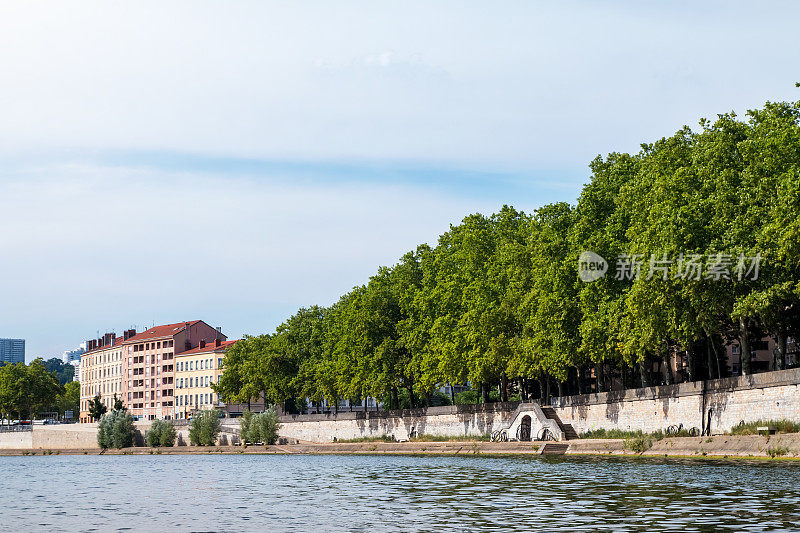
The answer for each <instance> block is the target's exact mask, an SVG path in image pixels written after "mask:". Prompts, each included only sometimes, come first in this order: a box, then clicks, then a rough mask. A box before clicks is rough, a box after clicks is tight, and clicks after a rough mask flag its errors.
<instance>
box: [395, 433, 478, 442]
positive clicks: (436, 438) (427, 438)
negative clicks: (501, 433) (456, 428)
mask: <svg viewBox="0 0 800 533" xmlns="http://www.w3.org/2000/svg"><path fill="white" fill-rule="evenodd" d="M409 440H410V441H411V442H465V441H466V442H473V441H478V442H489V441H490V440H491V436H490V435H458V436H455V437H443V436H440V435H428V434H427V433H423V434H422V435H417V436H416V437H412V438H411V439H409Z"/></svg>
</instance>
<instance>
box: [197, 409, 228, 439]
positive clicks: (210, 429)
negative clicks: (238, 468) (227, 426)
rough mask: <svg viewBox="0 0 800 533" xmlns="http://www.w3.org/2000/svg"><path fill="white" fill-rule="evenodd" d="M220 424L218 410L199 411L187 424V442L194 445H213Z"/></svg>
mask: <svg viewBox="0 0 800 533" xmlns="http://www.w3.org/2000/svg"><path fill="white" fill-rule="evenodd" d="M221 426H222V424H221V423H220V421H219V412H218V411H216V410H214V409H212V410H206V411H201V412H200V413H199V414H196V415H195V416H194V418H192V422H191V423H190V424H189V442H191V443H192V444H194V445H195V446H214V445H215V444H216V443H217V436H219V431H220V429H221Z"/></svg>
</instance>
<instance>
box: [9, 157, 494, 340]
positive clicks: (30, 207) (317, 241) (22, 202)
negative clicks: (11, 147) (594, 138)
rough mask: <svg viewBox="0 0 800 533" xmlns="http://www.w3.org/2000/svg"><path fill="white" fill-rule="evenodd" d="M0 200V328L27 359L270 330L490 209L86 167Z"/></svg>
mask: <svg viewBox="0 0 800 533" xmlns="http://www.w3.org/2000/svg"><path fill="white" fill-rule="evenodd" d="M0 197H2V198H3V199H4V202H5V203H6V205H7V207H6V208H5V209H4V211H3V214H2V227H3V231H2V232H0V249H3V250H14V253H13V254H8V256H7V257H6V258H5V260H4V261H3V262H0V279H3V280H6V281H7V283H6V284H5V286H4V299H5V300H6V301H8V302H16V305H9V306H3V308H0V323H2V324H4V327H5V328H7V329H8V330H9V331H7V332H5V333H8V334H11V333H12V331H13V332H19V331H21V333H16V335H20V336H24V335H27V336H28V337H29V338H31V337H33V338H34V339H35V340H34V342H29V345H30V350H31V351H32V353H36V352H33V350H36V349H37V348H38V349H41V348H42V347H43V346H51V344H50V343H57V342H59V339H60V342H66V339H69V338H70V337H71V338H72V341H73V343H77V342H78V341H80V340H82V339H81V338H80V335H83V336H91V335H94V331H95V330H96V329H97V328H101V329H103V328H117V330H119V329H121V328H123V327H127V326H129V325H131V324H134V323H136V324H139V325H141V324H143V323H145V322H146V323H148V324H149V323H150V321H151V320H154V321H156V322H159V321H165V322H171V321H175V320H184V319H187V318H189V317H195V318H207V319H208V320H215V321H216V322H219V323H220V325H223V326H224V327H225V330H226V332H228V333H230V334H237V335H241V334H242V333H244V332H251V333H253V332H264V331H268V330H269V329H271V328H272V327H274V326H275V325H277V323H278V322H280V321H281V320H282V319H283V318H285V315H286V314H287V313H288V312H291V311H292V310H293V309H295V308H296V307H297V306H299V305H311V304H315V303H320V304H329V303H331V302H332V301H334V300H335V299H336V298H337V297H338V296H339V295H340V294H342V293H344V292H346V291H347V290H349V289H350V288H351V287H352V286H354V285H357V284H361V283H364V282H365V281H366V280H367V278H368V277H369V276H370V275H371V274H373V273H374V272H375V271H376V269H377V267H378V266H379V265H387V264H393V263H394V262H395V261H396V260H397V259H398V258H399V257H400V255H402V254H403V253H404V252H405V251H408V250H411V249H413V248H415V247H416V246H417V245H418V244H421V243H423V242H435V240H436V238H437V236H438V235H439V233H441V232H442V231H445V230H446V229H447V226H448V224H449V223H457V222H458V221H459V220H460V219H461V218H462V217H463V216H465V215H466V214H467V213H469V212H474V211H484V212H492V211H494V210H495V209H496V208H497V206H496V205H493V203H492V202H490V201H482V200H476V199H469V198H464V197H459V196H453V195H451V194H446V193H443V192H436V191H432V190H430V189H427V188H424V187H419V186H414V185H404V184H394V183H386V184H381V183H369V182H360V183H357V182H351V183H346V182H340V183H318V184H308V183H302V184H300V185H295V184H292V183H291V180H285V179H282V177H281V176H271V177H270V176H245V175H243V176H236V177H230V176H226V175H224V174H214V173H201V172H168V171H163V170H157V169H152V168H130V167H97V166H90V165H66V166H54V167H49V168H48V167H41V168H35V169H24V170H21V171H19V172H18V173H17V175H16V177H13V178H8V177H7V178H6V180H5V181H2V182H0ZM10 280H15V282H11V283H9V281H10ZM203 312H206V313H208V315H209V317H206V316H205V315H203V314H202V313H203ZM76 336H77V337H76ZM56 337H58V338H56Z"/></svg>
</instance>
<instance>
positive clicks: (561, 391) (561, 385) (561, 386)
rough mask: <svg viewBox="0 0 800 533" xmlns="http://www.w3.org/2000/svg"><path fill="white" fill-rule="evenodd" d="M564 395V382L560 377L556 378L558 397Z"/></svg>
mask: <svg viewBox="0 0 800 533" xmlns="http://www.w3.org/2000/svg"><path fill="white" fill-rule="evenodd" d="M562 396H564V382H563V381H561V380H560V379H559V380H558V397H559V398H561V397H562Z"/></svg>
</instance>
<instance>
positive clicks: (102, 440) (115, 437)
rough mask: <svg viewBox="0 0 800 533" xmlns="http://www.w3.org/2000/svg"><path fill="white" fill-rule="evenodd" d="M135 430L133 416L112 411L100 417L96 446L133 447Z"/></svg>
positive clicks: (123, 412) (124, 412)
mask: <svg viewBox="0 0 800 533" xmlns="http://www.w3.org/2000/svg"><path fill="white" fill-rule="evenodd" d="M135 434H136V428H135V427H134V425H133V416H131V414H130V413H128V412H127V411H117V410H113V411H111V412H110V413H108V414H105V415H102V416H101V418H100V422H98V424H97V444H98V445H99V446H100V447H101V448H128V447H130V446H133V439H134V436H135Z"/></svg>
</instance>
